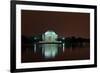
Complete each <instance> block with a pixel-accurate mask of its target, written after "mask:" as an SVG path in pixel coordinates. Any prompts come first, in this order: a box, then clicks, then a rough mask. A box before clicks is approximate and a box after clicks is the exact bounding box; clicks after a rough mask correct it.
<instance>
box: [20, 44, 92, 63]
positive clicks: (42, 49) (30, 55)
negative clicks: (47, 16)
mask: <svg viewBox="0 0 100 73" xmlns="http://www.w3.org/2000/svg"><path fill="white" fill-rule="evenodd" d="M22 48H23V49H24V50H23V49H22V52H21V53H22V54H21V61H22V62H43V61H61V60H84V59H89V58H90V48H89V46H85V47H70V48H65V47H64V45H61V44H59V45H58V44H38V45H26V44H25V45H24V46H23V47H22Z"/></svg>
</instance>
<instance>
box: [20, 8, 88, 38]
mask: <svg viewBox="0 0 100 73" xmlns="http://www.w3.org/2000/svg"><path fill="white" fill-rule="evenodd" d="M21 28H22V32H21V33H22V35H24V36H27V37H30V36H32V35H39V34H42V33H44V32H46V31H47V30H53V31H55V32H56V33H57V34H58V35H59V36H63V37H71V36H76V37H83V38H89V37H90V14H89V13H75V12H73V13H72V12H51V11H34V10H22V11H21Z"/></svg>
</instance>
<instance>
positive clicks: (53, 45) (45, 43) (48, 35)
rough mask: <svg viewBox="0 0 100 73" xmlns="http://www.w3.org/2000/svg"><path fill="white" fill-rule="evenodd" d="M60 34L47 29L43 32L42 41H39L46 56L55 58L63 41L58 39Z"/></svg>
mask: <svg viewBox="0 0 100 73" xmlns="http://www.w3.org/2000/svg"><path fill="white" fill-rule="evenodd" d="M57 38H58V35H57V34H56V33H55V32H54V31H50V30H49V31H47V32H45V33H44V34H42V41H39V42H38V46H39V47H38V48H36V49H40V48H41V49H42V55H43V56H44V58H55V56H57V54H58V53H59V48H61V47H62V42H61V41H57Z"/></svg>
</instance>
